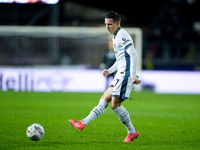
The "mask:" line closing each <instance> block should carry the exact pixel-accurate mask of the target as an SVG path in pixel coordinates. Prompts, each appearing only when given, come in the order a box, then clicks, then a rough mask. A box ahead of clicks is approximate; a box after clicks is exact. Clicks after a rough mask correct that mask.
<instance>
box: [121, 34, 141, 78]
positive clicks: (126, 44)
mask: <svg viewBox="0 0 200 150" xmlns="http://www.w3.org/2000/svg"><path fill="white" fill-rule="evenodd" d="M121 46H122V47H123V49H124V50H125V51H126V52H127V53H128V55H129V56H130V76H131V77H136V72H137V61H138V55H137V51H136V50H135V48H134V45H133V41H132V38H131V37H130V35H127V34H125V35H122V38H121Z"/></svg>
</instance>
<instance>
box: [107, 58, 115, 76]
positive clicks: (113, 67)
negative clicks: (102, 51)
mask: <svg viewBox="0 0 200 150" xmlns="http://www.w3.org/2000/svg"><path fill="white" fill-rule="evenodd" d="M116 70H117V61H115V63H114V64H113V65H112V66H111V67H110V68H109V69H108V71H109V74H112V73H113V72H115V71H116Z"/></svg>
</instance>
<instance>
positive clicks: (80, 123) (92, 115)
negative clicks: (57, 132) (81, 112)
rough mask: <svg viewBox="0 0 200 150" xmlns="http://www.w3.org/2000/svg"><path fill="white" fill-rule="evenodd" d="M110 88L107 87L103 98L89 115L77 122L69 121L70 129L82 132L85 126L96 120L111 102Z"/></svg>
mask: <svg viewBox="0 0 200 150" xmlns="http://www.w3.org/2000/svg"><path fill="white" fill-rule="evenodd" d="M112 89H113V88H112V87H109V88H108V89H107V90H106V91H105V93H104V94H103V96H102V97H101V99H100V101H99V104H98V105H97V106H96V107H94V108H93V109H92V111H91V112H90V114H89V115H88V116H87V117H85V118H84V119H82V120H79V121H75V120H72V119H70V120H69V122H70V124H71V125H72V127H74V128H77V129H78V130H80V131H81V130H83V129H84V128H85V126H86V125H87V124H88V123H89V122H91V121H92V120H94V119H96V118H97V117H98V116H100V115H101V114H102V113H103V112H104V111H105V109H106V107H107V106H108V104H109V102H110V101H111V97H112Z"/></svg>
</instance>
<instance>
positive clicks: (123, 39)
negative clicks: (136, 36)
mask: <svg viewBox="0 0 200 150" xmlns="http://www.w3.org/2000/svg"><path fill="white" fill-rule="evenodd" d="M122 41H124V42H123V43H122V45H124V44H126V43H127V42H128V41H130V40H127V39H125V38H122Z"/></svg>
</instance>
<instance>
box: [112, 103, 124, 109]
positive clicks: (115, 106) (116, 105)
mask: <svg viewBox="0 0 200 150" xmlns="http://www.w3.org/2000/svg"><path fill="white" fill-rule="evenodd" d="M119 106H121V105H120V104H113V103H111V105H110V107H111V109H115V108H117V107H119Z"/></svg>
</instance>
